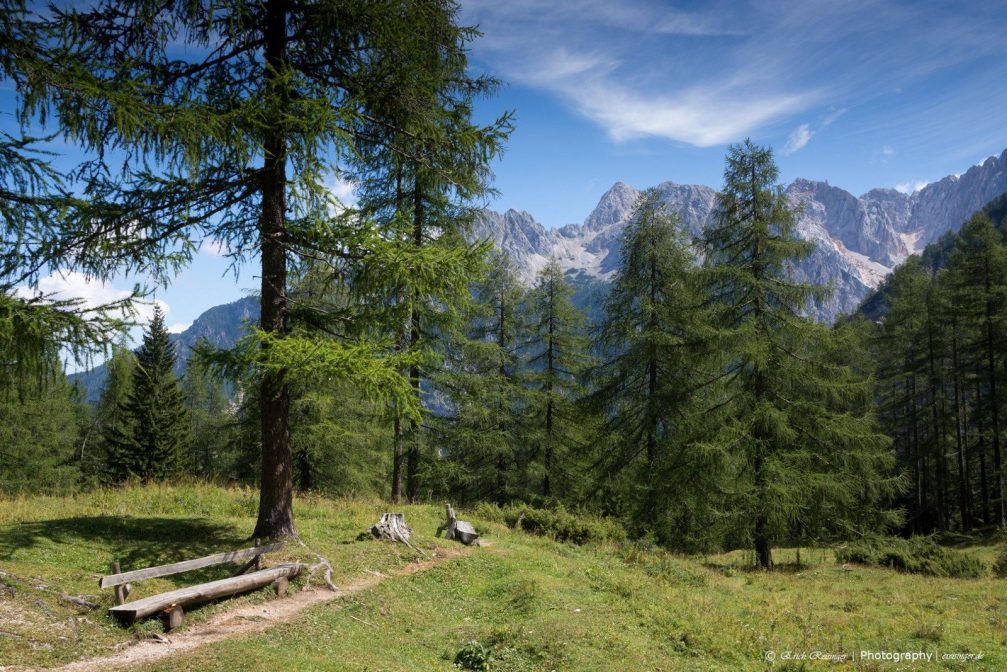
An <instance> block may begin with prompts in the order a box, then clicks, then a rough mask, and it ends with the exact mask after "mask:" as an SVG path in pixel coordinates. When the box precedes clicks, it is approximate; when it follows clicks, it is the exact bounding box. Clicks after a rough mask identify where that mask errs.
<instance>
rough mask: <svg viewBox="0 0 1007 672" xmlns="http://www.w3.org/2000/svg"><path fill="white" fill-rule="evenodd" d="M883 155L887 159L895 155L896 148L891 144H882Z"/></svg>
mask: <svg viewBox="0 0 1007 672" xmlns="http://www.w3.org/2000/svg"><path fill="white" fill-rule="evenodd" d="M881 156H883V157H885V158H886V159H888V158H891V157H893V156H895V149H894V148H893V147H891V146H890V145H882V146H881Z"/></svg>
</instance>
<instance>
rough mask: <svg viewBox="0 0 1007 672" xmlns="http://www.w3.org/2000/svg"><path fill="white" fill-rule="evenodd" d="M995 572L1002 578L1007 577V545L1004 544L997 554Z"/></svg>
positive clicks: (994, 565)
mask: <svg viewBox="0 0 1007 672" xmlns="http://www.w3.org/2000/svg"><path fill="white" fill-rule="evenodd" d="M993 573H994V574H995V575H996V576H998V577H1000V578H1001V579H1007V546H1003V547H1002V548H1001V549H1000V553H998V554H997V559H996V560H995V561H994V562H993Z"/></svg>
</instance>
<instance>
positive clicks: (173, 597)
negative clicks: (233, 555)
mask: <svg viewBox="0 0 1007 672" xmlns="http://www.w3.org/2000/svg"><path fill="white" fill-rule="evenodd" d="M303 569H304V565H301V564H298V563H293V564H285V565H277V566H276V567H270V568H269V569H260V570H259V571H257V572H251V573H249V574H243V575H241V576H232V577H230V578H227V579H220V580H218V581H210V582H209V583H201V584H199V585H196V586H189V587H188V588H179V589H178V590H171V591H168V592H167V593H160V594H158V595H151V596H150V597H145V598H143V599H140V600H136V601H134V602H127V603H126V604H117V605H116V606H114V607H112V608H111V609H109V612H110V613H111V614H112V615H113V616H115V617H116V618H117V619H118V620H119V621H121V622H123V623H132V622H133V621H137V620H140V619H143V618H147V617H149V616H154V615H155V614H160V613H164V612H170V611H174V609H175V608H176V607H187V606H190V605H193V604H199V603H202V602H209V601H210V600H215V599H218V598H221V597H229V596H231V595H237V594H238V593H246V592H248V591H250V590H255V589H256V588H262V587H263V586H266V585H269V584H271V583H276V582H277V581H278V580H280V579H287V578H291V577H294V576H297V575H298V574H299V573H300V572H301V570H303ZM179 622H180V619H179ZM175 627H177V624H176V626H175ZM169 629H170V628H169Z"/></svg>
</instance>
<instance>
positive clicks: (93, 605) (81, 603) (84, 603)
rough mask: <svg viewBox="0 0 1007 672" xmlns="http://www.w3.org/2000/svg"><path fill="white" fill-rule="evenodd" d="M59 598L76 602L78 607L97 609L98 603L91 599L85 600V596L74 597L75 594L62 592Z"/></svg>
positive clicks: (71, 602) (72, 602)
mask: <svg viewBox="0 0 1007 672" xmlns="http://www.w3.org/2000/svg"><path fill="white" fill-rule="evenodd" d="M59 599H60V600H62V601H63V602H69V603H70V604H76V605H77V606H78V607H86V608H87V609H97V608H98V605H97V604H96V603H94V602H91V601H90V600H85V599H84V598H83V597H74V596H73V595H67V594H65V593H62V594H60V596H59Z"/></svg>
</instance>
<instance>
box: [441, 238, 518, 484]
mask: <svg viewBox="0 0 1007 672" xmlns="http://www.w3.org/2000/svg"><path fill="white" fill-rule="evenodd" d="M473 291H474V294H475V301H474V302H473V304H471V305H470V306H469V311H470V313H469V318H468V320H467V321H466V322H467V324H466V325H465V329H464V331H462V332H459V333H454V334H452V339H453V343H452V346H451V352H450V358H449V360H448V363H447V366H446V367H445V371H444V373H443V374H442V375H441V376H438V377H436V378H435V379H434V381H433V382H434V384H435V385H437V387H438V389H443V390H446V391H447V392H448V394H449V399H450V404H451V412H450V415H449V417H446V418H442V419H441V423H439V424H441V425H442V428H441V430H440V433H441V435H442V436H443V437H444V439H445V442H446V444H447V458H448V464H447V465H442V469H447V470H448V471H449V473H448V474H447V475H444V476H442V477H441V478H442V479H443V482H444V484H445V485H444V486H443V487H447V488H448V489H449V490H450V491H451V492H453V493H454V494H455V495H456V496H458V497H459V498H461V499H463V500H466V501H478V500H492V501H494V502H496V503H498V504H505V503H507V502H509V501H511V500H512V499H516V498H518V497H520V496H522V495H523V494H524V493H525V487H524V486H525V484H524V483H521V482H519V474H520V469H521V466H522V464H521V455H522V453H523V452H524V451H523V450H521V436H522V435H521V432H522V427H523V425H522V422H521V421H520V417H521V415H520V414H521V413H522V411H523V410H524V409H525V400H524V398H523V394H522V384H521V377H520V376H521V368H520V360H519V357H520V347H521V343H522V342H523V340H524V329H523V325H521V323H520V321H519V315H520V313H519V307H520V305H521V303H522V301H523V300H524V288H523V287H522V286H521V283H520V281H519V280H518V278H517V276H516V274H515V272H514V269H513V265H512V263H511V262H510V260H509V259H508V258H507V257H505V256H503V255H502V254H495V255H493V256H492V258H491V261H490V265H489V269H488V270H487V272H486V275H485V277H484V278H483V279H482V280H481V281H480V282H479V283H478V284H477V285H476V286H475V288H474V290H473Z"/></svg>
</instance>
